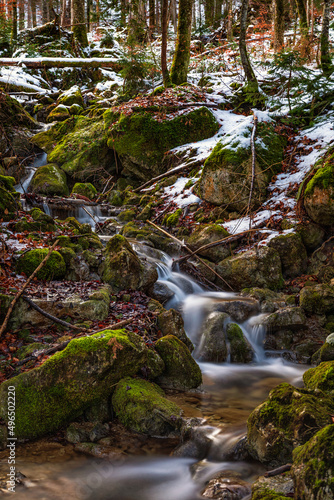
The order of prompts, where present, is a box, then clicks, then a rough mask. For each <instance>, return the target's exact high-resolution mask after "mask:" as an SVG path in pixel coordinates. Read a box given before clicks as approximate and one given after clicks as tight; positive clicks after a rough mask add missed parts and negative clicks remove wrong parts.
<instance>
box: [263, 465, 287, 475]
mask: <svg viewBox="0 0 334 500" xmlns="http://www.w3.org/2000/svg"><path fill="white" fill-rule="evenodd" d="M291 467H292V464H286V465H282V466H281V467H278V468H277V469H273V470H268V472H265V474H264V477H273V476H278V475H279V474H283V472H287V471H289V470H291Z"/></svg>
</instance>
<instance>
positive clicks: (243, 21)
mask: <svg viewBox="0 0 334 500" xmlns="http://www.w3.org/2000/svg"><path fill="white" fill-rule="evenodd" d="M247 18H248V0H242V3H241V16H240V36H239V51H240V57H241V63H242V67H243V69H244V72H245V76H246V80H247V82H248V83H249V84H251V86H252V91H253V92H256V91H257V90H258V83H257V80H256V77H255V74H254V71H253V68H252V66H251V64H250V61H249V58H248V54H247V47H246V32H247Z"/></svg>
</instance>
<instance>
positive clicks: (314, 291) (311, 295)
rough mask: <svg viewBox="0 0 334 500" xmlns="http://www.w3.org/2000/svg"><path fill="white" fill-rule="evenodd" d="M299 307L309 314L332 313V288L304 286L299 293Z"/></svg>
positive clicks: (333, 302) (333, 308) (333, 292)
mask: <svg viewBox="0 0 334 500" xmlns="http://www.w3.org/2000/svg"><path fill="white" fill-rule="evenodd" d="M299 300H300V307H301V308H302V309H304V311H305V312H306V313H309V314H331V313H334V286H330V285H325V284H323V285H313V286H305V287H304V288H303V289H302V290H301V292H300V299H299Z"/></svg>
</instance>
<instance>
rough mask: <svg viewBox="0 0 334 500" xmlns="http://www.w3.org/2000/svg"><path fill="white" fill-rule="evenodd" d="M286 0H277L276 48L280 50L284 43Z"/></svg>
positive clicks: (276, 50)
mask: <svg viewBox="0 0 334 500" xmlns="http://www.w3.org/2000/svg"><path fill="white" fill-rule="evenodd" d="M284 3H285V0H275V29H274V50H275V52H278V51H280V50H281V49H282V48H283V45H284V21H285V9H284Z"/></svg>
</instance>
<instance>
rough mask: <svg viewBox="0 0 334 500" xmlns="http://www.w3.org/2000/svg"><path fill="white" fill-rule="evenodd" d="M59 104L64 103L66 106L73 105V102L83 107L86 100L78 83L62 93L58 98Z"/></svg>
mask: <svg viewBox="0 0 334 500" xmlns="http://www.w3.org/2000/svg"><path fill="white" fill-rule="evenodd" d="M57 104H63V105H64V106H72V105H73V104H77V105H78V106H81V107H83V105H84V102H83V98H82V94H81V90H80V88H79V87H78V86H77V85H74V86H73V87H71V88H70V89H68V90H66V92H63V93H62V94H60V96H59V97H58V100H57Z"/></svg>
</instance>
